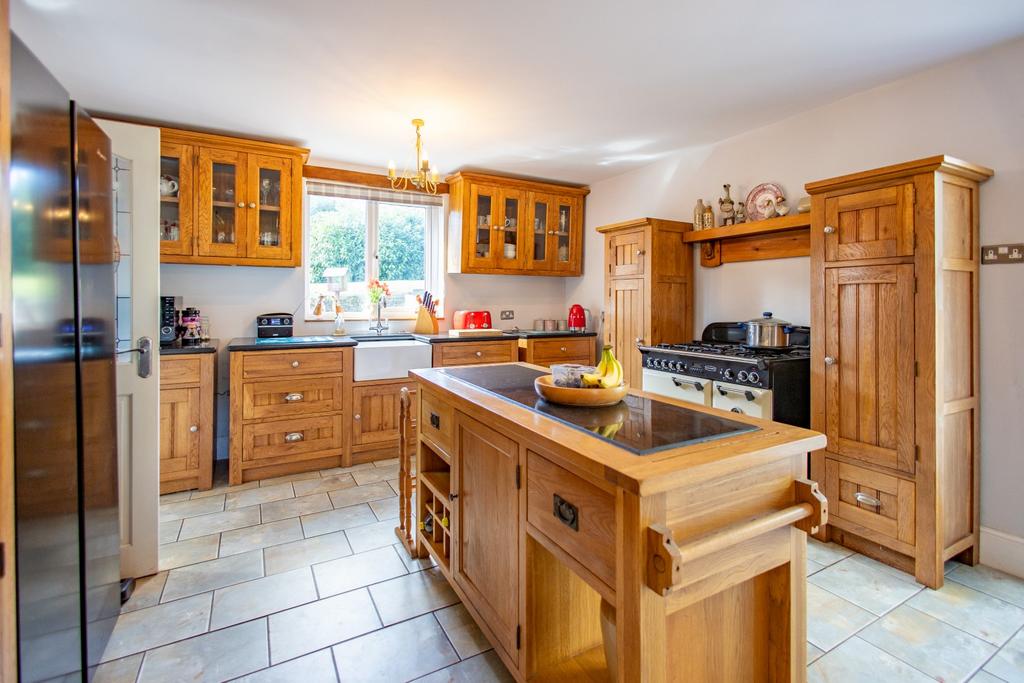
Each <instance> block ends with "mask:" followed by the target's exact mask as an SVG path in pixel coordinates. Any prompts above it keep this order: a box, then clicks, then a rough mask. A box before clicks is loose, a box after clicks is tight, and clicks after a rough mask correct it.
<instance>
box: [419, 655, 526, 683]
mask: <svg viewBox="0 0 1024 683" xmlns="http://www.w3.org/2000/svg"><path fill="white" fill-rule="evenodd" d="M416 680H417V683H511V682H512V681H513V680H515V679H513V678H512V675H511V674H510V673H509V672H508V669H506V668H505V665H504V664H502V663H501V660H500V659H498V655H496V654H494V650H488V651H487V652H485V653H483V654H481V655H477V656H476V657H470V658H469V659H467V660H465V661H462V662H459V663H458V664H452V665H451V666H449V667H447V668H444V669H441V670H440V671H436V672H434V673H432V674H430V675H429V676H424V677H423V678H418V679H416Z"/></svg>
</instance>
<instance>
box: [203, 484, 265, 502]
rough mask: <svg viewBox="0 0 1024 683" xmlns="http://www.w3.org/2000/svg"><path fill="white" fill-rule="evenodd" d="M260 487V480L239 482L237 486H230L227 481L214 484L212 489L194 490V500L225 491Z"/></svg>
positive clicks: (217, 494) (218, 494) (220, 494)
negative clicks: (222, 483) (219, 484)
mask: <svg viewBox="0 0 1024 683" xmlns="http://www.w3.org/2000/svg"><path fill="white" fill-rule="evenodd" d="M259 487H260V483H259V482H258V481H247V482H245V483H244V484H238V485H237V486H228V485H227V484H226V483H225V484H224V485H223V486H214V487H213V488H212V489H207V490H206V491H193V492H192V500H196V499H198V498H206V497H208V496H222V495H224V494H225V493H237V492H239V491H248V490H249V489H257V488H259Z"/></svg>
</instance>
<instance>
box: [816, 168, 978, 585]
mask: <svg viewBox="0 0 1024 683" xmlns="http://www.w3.org/2000/svg"><path fill="white" fill-rule="evenodd" d="M991 175H992V171H990V170H989V169H987V168H983V167H980V166H975V165H973V164H969V163H966V162H963V161H960V160H957V159H953V158H951V157H946V156H936V157H929V158H927V159H920V160H917V161H912V162H907V163H905V164H899V165H896V166H889V167H885V168H880V169H875V170H872V171H865V172H863V173H856V174H853V175H848V176H842V177H839V178H832V179H829V180H822V181H818V182H814V183H809V184H808V185H807V191H808V192H809V193H810V194H811V197H812V199H811V201H812V208H811V292H812V302H811V334H812V338H811V427H812V429H816V430H818V431H821V432H825V434H826V435H827V436H828V446H827V447H826V448H825V449H824V450H822V451H817V452H816V453H814V454H813V455H812V457H811V478H813V479H817V480H819V481H821V482H823V484H824V488H825V494H826V496H827V497H828V498H829V500H830V501H831V504H830V505H831V510H830V515H829V525H828V527H826V528H825V529H823V531H822V532H821V534H820V537H821V538H822V539H823V540H828V539H831V540H834V541H836V542H838V543H843V544H845V545H848V546H850V547H852V548H854V549H856V550H858V551H860V552H862V553H864V554H866V555H870V556H872V557H875V558H877V559H879V560H881V561H883V562H887V563H889V564H891V565H894V566H896V567H898V568H900V569H903V570H904V571H907V572H910V573H913V574H914V576H915V578H916V579H917V580H918V581H919V582H921V583H923V584H925V585H926V586H929V587H931V588H939V587H941V586H942V582H943V564H944V562H945V561H946V560H949V559H951V558H956V559H959V560H962V561H965V562H968V563H970V564H975V563H976V562H977V561H978V558H979V550H978V541H979V531H980V520H979V516H978V509H979V508H978V475H979V457H980V452H979V449H978V432H979V416H978V411H979V396H980V394H979V384H978V379H979V378H978V334H979V330H978V265H979V258H980V247H979V243H978V206H979V200H978V186H979V183H981V182H983V181H985V180H986V179H987V178H989V177H990V176H991Z"/></svg>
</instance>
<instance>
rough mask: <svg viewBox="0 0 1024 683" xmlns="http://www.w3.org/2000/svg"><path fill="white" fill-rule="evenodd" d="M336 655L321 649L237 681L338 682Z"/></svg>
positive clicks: (262, 682)
mask: <svg viewBox="0 0 1024 683" xmlns="http://www.w3.org/2000/svg"><path fill="white" fill-rule="evenodd" d="M337 680H338V673H337V672H336V671H335V670H334V657H333V656H332V655H331V651H330V650H319V651H317V652H314V653H312V654H308V655H305V656H304V657H299V658H298V659H293V660H291V661H288V662H284V663H283V664H278V665H277V666H272V667H270V668H269V669H264V670H263V671H257V672H256V673H254V674H249V675H248V676H244V677H242V678H239V679H238V680H237V681H235V683H337Z"/></svg>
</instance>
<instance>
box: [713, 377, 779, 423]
mask: <svg viewBox="0 0 1024 683" xmlns="http://www.w3.org/2000/svg"><path fill="white" fill-rule="evenodd" d="M712 394H713V396H712V401H711V405H712V406H713V407H715V408H719V409H721V410H728V411H730V412H733V413H743V414H744V415H749V416H751V417H760V418H763V419H765V420H770V419H772V392H771V390H769V389H757V388H755V387H745V386H742V385H739V384H730V383H728V382H715V383H714V387H713V390H712Z"/></svg>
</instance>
